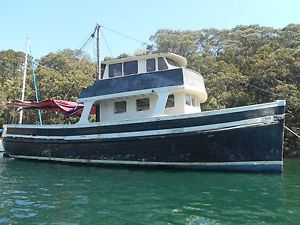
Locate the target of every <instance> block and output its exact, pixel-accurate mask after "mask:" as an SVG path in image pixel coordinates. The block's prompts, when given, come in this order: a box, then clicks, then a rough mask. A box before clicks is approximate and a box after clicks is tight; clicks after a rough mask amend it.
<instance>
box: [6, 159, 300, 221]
mask: <svg viewBox="0 0 300 225" xmlns="http://www.w3.org/2000/svg"><path fill="white" fill-rule="evenodd" d="M0 224H65V225H73V224H133V225H134V224H192V225H198V224H201V225H202V224H297V225H298V224H300V162H299V159H293V160H286V161H285V166H284V173H283V174H281V175H274V174H238V173H212V172H199V171H197V172H195V171H194V172H188V171H170V170H168V171H166V170H145V169H143V170H141V169H108V168H99V167H82V166H81V167H80V166H70V165H61V164H47V163H36V162H29V161H18V160H11V159H3V158H0Z"/></svg>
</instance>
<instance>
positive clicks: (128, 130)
mask: <svg viewBox="0 0 300 225" xmlns="http://www.w3.org/2000/svg"><path fill="white" fill-rule="evenodd" d="M284 106H285V102H284V101H277V102H274V103H267V104H260V105H253V106H246V107H237V108H232V109H225V110H216V111H210V112H203V113H197V114H191V115H181V116H165V117H160V118H152V119H149V120H147V121H138V122H132V123H130V122H128V123H125V122H124V123H119V124H111V125H103V124H102V125H100V124H99V125H97V123H95V124H93V125H90V126H82V125H81V126H76V125H70V126H62V127H59V126H28V125H27V126H26V125H24V126H21V125H7V126H6V127H5V132H4V134H3V138H4V139H3V146H4V149H5V153H6V155H8V156H10V157H13V158H18V159H32V160H47V161H48V160H49V161H57V162H69V163H87V164H100V165H126V166H155V167H157V166H159V167H175V168H189V169H209V170H230V171H231V170H235V171H269V172H281V171H282V165H283V163H282V162H283V161H282V155H283V154H282V153H283V146H282V143H283V130H284Z"/></svg>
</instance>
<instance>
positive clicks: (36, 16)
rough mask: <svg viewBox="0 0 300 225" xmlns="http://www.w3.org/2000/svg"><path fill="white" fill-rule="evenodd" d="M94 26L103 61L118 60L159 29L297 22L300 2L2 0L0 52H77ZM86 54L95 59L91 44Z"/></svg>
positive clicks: (34, 55) (33, 53)
mask: <svg viewBox="0 0 300 225" xmlns="http://www.w3.org/2000/svg"><path fill="white" fill-rule="evenodd" d="M96 23H99V24H101V25H103V29H102V34H103V35H102V37H101V40H100V42H101V43H102V45H101V51H100V55H101V58H103V57H105V56H113V57H116V56H118V55H119V54H121V53H128V54H133V53H134V52H135V50H136V49H140V48H143V47H144V46H145V45H143V44H142V42H146V43H148V44H150V43H151V42H150V41H149V38H150V36H151V35H153V34H155V32H156V31H157V30H158V29H173V30H199V29H203V28H217V29H230V28H233V27H235V26H237V25H250V24H259V25H261V26H269V27H274V28H283V27H285V26H287V25H288V24H291V23H300V1H299V0H184V1H183V0H152V1H150V0H147V1H143V0H123V1H122V0H115V1H112V0H111V1H107V0H106V1H103V0H48V1H46V0H43V1H42V0H26V1H24V0H2V1H1V4H0V51H1V50H7V49H13V50H16V51H25V47H26V44H25V43H26V41H25V40H26V37H29V38H30V43H31V52H32V55H33V57H35V58H40V57H42V56H45V55H47V54H48V53H50V52H56V51H59V50H63V49H66V48H70V49H76V48H80V47H81V45H82V44H83V43H84V41H85V40H86V39H87V38H88V37H89V34H90V33H91V32H92V30H93V29H94V27H95V25H96ZM111 30H113V31H117V32H119V33H121V34H125V35H127V36H129V37H133V38H134V39H136V40H138V41H134V40H132V39H128V38H125V37H124V36H121V35H118V34H116V33H115V32H112V31H111ZM103 36H104V38H103ZM106 43H108V44H106ZM107 46H108V47H107ZM85 50H86V51H87V52H88V53H89V54H90V55H91V57H92V58H93V57H94V48H93V45H92V43H91V44H89V45H88V46H87V47H86V49H85Z"/></svg>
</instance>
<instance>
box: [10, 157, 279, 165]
mask: <svg viewBox="0 0 300 225" xmlns="http://www.w3.org/2000/svg"><path fill="white" fill-rule="evenodd" d="M10 157H13V158H18V159H34V160H43V161H57V162H70V163H91V164H114V165H145V166H179V167H197V166H198V167H212V166H215V167H216V166H272V165H273V166H276V165H277V166H281V165H283V162H282V161H245V162H145V161H121V160H88V159H69V158H52V157H38V156H23V155H10Z"/></svg>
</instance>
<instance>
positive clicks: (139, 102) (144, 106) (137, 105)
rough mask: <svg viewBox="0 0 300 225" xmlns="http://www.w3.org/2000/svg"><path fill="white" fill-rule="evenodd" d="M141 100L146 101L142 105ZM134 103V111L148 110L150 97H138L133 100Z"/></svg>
mask: <svg viewBox="0 0 300 225" xmlns="http://www.w3.org/2000/svg"><path fill="white" fill-rule="evenodd" d="M143 101H146V104H145V105H143ZM135 104H136V111H137V112H142V111H148V110H150V99H149V98H147V97H146V98H138V99H136V101H135ZM141 104H142V105H141Z"/></svg>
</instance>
